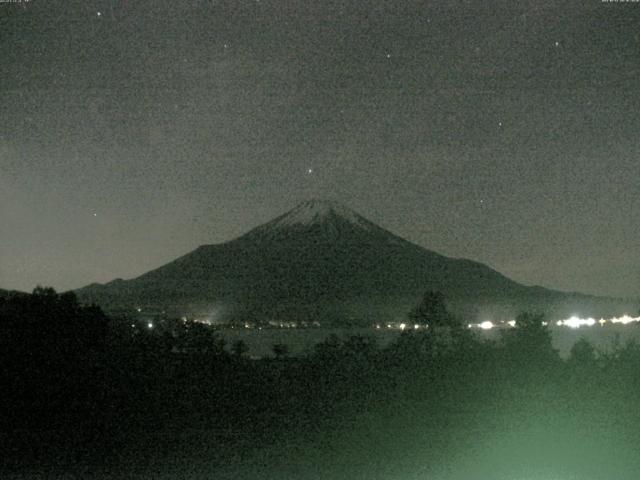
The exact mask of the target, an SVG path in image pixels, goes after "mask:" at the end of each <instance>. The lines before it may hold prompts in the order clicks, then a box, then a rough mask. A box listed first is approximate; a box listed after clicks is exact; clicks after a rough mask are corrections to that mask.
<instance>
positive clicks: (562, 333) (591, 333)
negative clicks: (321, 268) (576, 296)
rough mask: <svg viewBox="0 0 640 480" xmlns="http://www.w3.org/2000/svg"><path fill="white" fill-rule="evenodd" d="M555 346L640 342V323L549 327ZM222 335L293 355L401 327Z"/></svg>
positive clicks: (485, 333) (252, 352)
mask: <svg viewBox="0 0 640 480" xmlns="http://www.w3.org/2000/svg"><path fill="white" fill-rule="evenodd" d="M501 330H502V329H500V328H494V329H491V330H476V329H474V334H476V335H477V336H478V338H480V339H486V340H497V339H498V338H499V337H500V332H501ZM550 330H551V333H552V339H553V345H554V347H555V348H556V349H557V350H558V351H559V352H560V355H561V356H562V357H564V358H566V357H568V356H569V352H570V351H571V347H572V346H573V344H574V343H575V342H576V341H578V340H579V339H580V338H586V339H587V340H588V341H589V342H591V344H592V345H593V346H594V347H596V348H597V349H598V350H600V351H611V350H612V349H613V348H614V346H615V345H616V344H618V345H620V346H624V345H625V343H627V342H628V341H631V340H636V341H640V324H637V323H633V324H629V325H620V324H607V325H604V326H600V325H594V326H591V327H588V326H584V327H580V328H569V327H555V326H554V327H550ZM219 332H220V334H221V335H222V336H223V337H224V338H225V340H226V341H227V344H228V345H227V347H229V346H230V345H231V344H232V343H233V342H234V341H236V340H243V341H244V342H245V343H246V344H247V346H248V347H249V352H248V355H249V356H251V357H254V358H260V357H267V356H272V355H273V352H272V347H273V345H274V344H277V343H283V344H285V345H287V346H288V347H289V352H290V353H291V354H292V355H303V354H305V353H308V352H311V351H312V350H313V347H314V345H316V344H318V343H320V342H322V341H323V340H324V339H326V338H327V337H328V336H329V335H331V334H336V335H338V336H339V337H340V338H348V337H350V336H352V335H368V336H371V337H373V338H374V339H375V340H376V342H377V343H378V345H379V346H381V347H383V346H386V345H388V344H389V343H391V342H392V341H393V340H395V339H396V338H398V336H399V335H400V333H401V331H400V330H398V329H386V328H385V329H380V330H377V329H374V328H348V329H344V328H271V329H262V330H258V329H242V328H240V329H221V330H219Z"/></svg>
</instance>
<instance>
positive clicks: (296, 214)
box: [248, 199, 389, 237]
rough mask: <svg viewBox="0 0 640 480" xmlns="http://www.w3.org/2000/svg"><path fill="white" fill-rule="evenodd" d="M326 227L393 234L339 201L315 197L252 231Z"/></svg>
mask: <svg viewBox="0 0 640 480" xmlns="http://www.w3.org/2000/svg"><path fill="white" fill-rule="evenodd" d="M308 229H316V230H323V231H325V233H328V234H336V233H338V232H345V230H352V231H359V232H362V233H364V232H367V233H375V234H378V235H380V234H389V232H386V231H385V230H384V229H382V228H380V227H378V226H377V225H375V224H374V223H372V222H370V221H369V220H367V219H366V218H364V217H362V216H360V215H358V214H357V213H356V212H354V211H353V210H351V209H350V208H348V207H345V206H344V205H342V204H341V203H339V202H335V201H331V200H320V199H312V200H307V201H305V202H302V203H300V204H299V205H297V206H296V207H294V208H293V209H292V210H290V211H288V212H287V213H285V214H283V215H280V216H279V217H277V218H275V219H274V220H272V221H270V222H268V223H266V224H264V225H261V226H260V227H258V228H256V229H254V230H253V231H252V232H249V234H248V235H249V236H250V237H255V236H260V237H272V236H277V235H278V234H281V233H284V232H291V231H302V230H308Z"/></svg>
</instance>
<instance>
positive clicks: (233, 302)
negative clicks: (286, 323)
mask: <svg viewBox="0 0 640 480" xmlns="http://www.w3.org/2000/svg"><path fill="white" fill-rule="evenodd" d="M426 290H438V291H441V292H442V293H444V295H445V296H446V298H447V300H448V302H449V303H450V304H451V305H452V306H453V307H454V309H455V308H457V309H458V310H465V311H467V312H468V311H469V308H470V306H473V308H474V309H475V310H474V312H473V313H474V315H477V314H478V313H481V312H483V311H484V309H485V308H487V306H491V308H492V309H493V311H494V312H496V313H498V314H504V315H511V314H513V312H514V311H517V310H519V309H521V308H530V307H535V308H537V309H540V310H548V309H549V308H554V309H557V308H558V307H559V306H560V305H568V306H567V309H568V310H567V311H571V312H575V310H571V309H572V308H574V306H573V305H579V306H581V307H582V309H583V311H584V309H585V308H587V307H585V305H591V307H590V308H591V311H592V310H593V307H594V306H595V307H597V308H601V307H603V306H604V305H605V304H606V305H607V308H609V307H610V306H611V305H610V304H611V302H606V301H604V300H602V299H597V298H595V297H589V296H585V295H580V294H575V293H564V292H558V291H553V290H549V289H545V288H542V287H528V286H524V285H521V284H519V283H516V282H514V281H512V280H510V279H508V278H507V277H505V276H504V275H502V274H500V273H498V272H497V271H495V270H493V269H491V268H489V267H487V266H486V265H483V264H481V263H478V262H474V261H471V260H465V259H454V258H449V257H445V256H443V255H440V254H438V253H435V252H432V251H429V250H427V249H425V248H422V247H420V246H418V245H415V244H413V243H410V242H408V241H406V240H404V239H402V238H400V237H398V236H396V235H394V234H392V233H390V232H389V231H387V230H385V229H383V228H381V227H379V226H377V225H375V224H373V223H372V222H370V221H368V220H366V219H365V218H363V217H362V216H360V215H358V214H357V213H355V212H353V211H352V210H350V209H349V208H347V207H345V206H343V205H341V204H338V203H336V202H329V201H322V200H310V201H307V202H304V203H302V204H300V205H298V206H297V207H295V208H294V209H293V210H291V211H289V212H288V213H285V214H284V215H282V216H280V217H277V218H276V219H274V220H272V221H270V222H268V223H266V224H264V225H261V226H259V227H257V228H255V229H253V230H251V231H249V232H248V233H246V234H245V235H243V236H241V237H239V238H236V239H234V240H232V241H229V242H226V243H222V244H217V245H203V246H200V247H198V248H197V249H196V250H194V251H192V252H191V253H188V254H186V255H184V256H182V257H180V258H178V259H176V260H174V261H173V262H170V263H168V264H166V265H164V266H162V267H160V268H158V269H156V270H152V271H150V272H148V273H145V274H144V275H141V276H139V277H137V278H134V279H132V280H122V279H117V280H114V281H112V282H109V283H107V284H104V285H100V284H92V285H89V286H87V287H85V288H82V289H80V290H77V291H76V293H77V294H78V297H79V298H80V300H81V301H83V302H95V303H97V304H99V305H100V306H102V307H103V308H104V309H106V310H114V309H125V310H128V309H129V310H132V311H133V309H134V308H144V309H150V310H153V311H159V310H165V309H166V310H168V311H171V312H175V313H194V314H195V313H197V314H205V315H209V316H210V317H211V318H220V319H223V318H224V319H230V318H239V319H240V318H242V319H247V318H253V317H255V318H260V319H269V318H271V319H274V318H278V319H302V318H306V319H309V320H312V319H323V320H327V319H335V320H337V321H341V320H342V321H348V320H349V319H351V320H352V321H355V322H368V321H371V320H373V319H375V318H391V317H393V318H402V317H403V316H405V315H406V313H407V312H408V310H409V309H410V308H411V307H412V306H414V305H415V303H416V302H417V300H418V299H419V298H420V297H421V296H422V294H423V293H424V292H425V291H426ZM569 307H571V308H569ZM478 309H479V310H478Z"/></svg>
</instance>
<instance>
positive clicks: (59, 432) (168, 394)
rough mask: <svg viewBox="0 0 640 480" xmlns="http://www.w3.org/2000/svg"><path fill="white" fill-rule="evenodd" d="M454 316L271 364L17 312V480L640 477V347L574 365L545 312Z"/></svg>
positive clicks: (11, 403) (80, 318)
mask: <svg viewBox="0 0 640 480" xmlns="http://www.w3.org/2000/svg"><path fill="white" fill-rule="evenodd" d="M425 298H427V297H425ZM431 300H433V296H432V298H431ZM441 300H442V299H441V298H440V297H438V298H436V299H435V303H436V307H437V308H428V307H429V306H428V305H427V306H426V307H425V306H424V305H419V306H418V307H417V308H416V310H415V311H413V312H411V314H410V316H411V318H412V321H420V320H425V321H428V322H429V323H430V326H431V328H429V329H428V330H426V331H425V330H420V331H415V332H414V331H411V332H406V333H404V334H402V335H401V336H400V337H399V338H398V340H397V341H396V342H394V343H393V344H391V345H390V346H388V347H385V348H379V347H378V346H377V345H376V344H375V342H374V341H373V340H372V339H371V338H369V337H362V336H353V337H350V338H338V337H336V336H332V337H329V338H327V339H326V340H325V341H324V342H322V343H321V344H318V345H317V346H316V348H315V350H314V352H313V353H312V354H310V355H307V356H305V357H295V358H294V357H289V356H287V354H286V353H287V352H286V347H284V346H280V347H277V348H275V349H274V352H275V353H276V355H275V356H274V358H270V359H263V360H257V361H256V360H249V359H248V358H247V357H246V348H244V347H243V345H242V344H239V343H238V344H235V345H233V346H232V348H230V349H225V348H223V347H224V342H223V341H222V339H221V338H220V337H218V336H217V335H216V334H215V332H214V331H213V330H210V329H209V328H207V327H206V326H203V325H199V324H191V323H186V324H185V323H182V322H175V323H174V324H172V325H171V327H170V328H166V329H165V330H164V331H158V330H156V329H154V330H149V329H145V328H132V327H131V325H130V323H128V322H126V323H125V322H122V321H116V320H111V319H109V318H107V317H106V316H105V315H104V314H103V313H102V312H101V311H100V309H98V308H96V307H83V306H80V305H78V302H77V301H76V299H75V297H74V295H73V294H62V295H58V294H56V293H55V292H54V291H53V290H51V289H42V288H38V289H36V290H35V291H34V293H33V295H20V296H13V297H11V298H7V299H4V300H0V338H1V339H2V348H1V349H0V361H1V362H2V366H3V368H2V371H1V374H0V375H1V376H2V378H0V382H1V385H4V386H6V387H5V388H2V390H1V393H0V408H1V411H2V412H3V415H2V417H1V420H0V421H1V422H2V423H1V425H0V432H1V433H0V451H2V452H4V455H3V459H2V461H3V465H2V469H3V470H2V474H3V475H14V476H15V477H16V478H21V477H22V476H25V477H26V476H28V475H35V476H38V475H39V476H40V478H55V477H56V476H58V475H59V476H62V475H64V474H66V475H70V474H73V475H75V476H76V477H77V478H132V477H135V476H136V475H139V476H140V478H189V479H190V478H216V479H217V478H278V479H311V478H314V479H315V478H318V479H320V478H363V479H364V478H374V479H377V478H385V479H387V478H389V479H396V478H398V479H399V478H402V479H412V478H427V479H431V478H433V479H456V480H457V479H474V480H475V479H485V478H486V479H498V478H522V479H529V478H531V479H536V478H545V479H546V478H607V479H611V478H630V479H631V478H638V474H639V473H640V457H639V456H638V455H637V453H636V451H635V449H634V445H637V443H638V442H639V441H640V398H639V397H638V393H637V392H639V391H640V388H639V387H640V375H639V373H638V368H639V367H640V347H638V346H636V345H635V344H628V345H626V346H624V347H621V348H619V349H618V350H617V351H615V352H613V353H608V354H602V353H599V352H596V351H595V350H594V349H593V347H591V346H590V345H589V344H588V343H587V342H585V341H580V342H578V343H577V344H576V346H575V347H574V349H573V350H572V354H571V356H570V358H569V359H567V360H562V359H560V357H559V356H558V354H557V352H555V351H554V350H553V348H552V346H551V338H550V334H549V332H548V330H547V329H546V328H545V327H544V326H543V325H542V323H541V321H542V318H541V317H540V316H536V315H531V314H524V315H521V316H520V317H519V318H518V322H517V326H516V328H514V329H511V330H509V331H508V332H506V333H505V335H504V336H503V337H502V338H501V340H500V341H499V342H497V343H487V342H480V341H479V340H477V339H476V338H474V337H473V336H472V335H471V334H470V332H469V331H468V330H467V329H464V328H461V327H459V326H458V325H457V323H456V322H455V320H454V319H453V318H451V317H449V316H447V314H446V312H445V311H444V310H443V309H441V308H440V307H439V306H438V302H440V301H441ZM423 303H424V302H423ZM434 315H435V316H434ZM143 327H144V326H143ZM34 478H37V477H34ZM65 478H69V477H65Z"/></svg>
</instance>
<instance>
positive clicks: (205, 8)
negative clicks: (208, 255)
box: [0, 0, 640, 296]
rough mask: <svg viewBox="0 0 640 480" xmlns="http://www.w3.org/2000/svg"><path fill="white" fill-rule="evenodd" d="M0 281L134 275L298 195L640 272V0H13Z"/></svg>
mask: <svg viewBox="0 0 640 480" xmlns="http://www.w3.org/2000/svg"><path fill="white" fill-rule="evenodd" d="M0 40H1V41H2V53H1V55H0V232H1V233H0V287H2V288H7V289H23V290H31V289H32V288H33V287H34V286H35V285H36V284H43V285H51V286H53V287H55V288H56V289H59V290H64V289H68V288H77V287H81V286H84V285H86V284H88V283H91V282H95V281H98V282H105V281H109V280H112V279H114V278H116V277H122V278H131V277H134V276H137V275H139V274H142V273H144V272H146V271H148V270H150V269H152V268H155V267H158V266H160V265H162V264H163V263H166V262H168V261H170V260H172V259H174V258H176V257H177V256H179V255H182V254H184V253H187V252H189V251H191V250H193V249H194V248H195V247H197V246H198V245H201V244H206V243H218V242H223V241H227V240H230V239H232V238H234V237H236V236H238V235H240V234H242V233H244V232H246V231H247V230H249V229H250V228H252V227H254V226H256V225H258V224H260V223H263V222H265V221H267V220H270V219H271V218H272V217H274V216H276V215H279V214H281V213H283V212H284V211H286V210H288V209H290V208H292V207H293V206H295V205H296V204H297V203H299V202H301V201H303V200H305V199H308V198H311V197H320V198H327V199H333V200H337V201H340V202H342V203H344V204H345V205H347V206H349V207H351V208H353V209H355V210H356V211H358V212H359V213H361V214H362V215H364V216H365V217H367V218H369V219H370V220H372V221H374V222H376V223H379V224H380V225H381V226H383V227H385V228H387V229H389V230H391V231H392V232H394V233H396V234H398V235H400V236H403V237H405V238H407V239H408V240H411V241H413V242H415V243H417V244H419V245H422V246H424V247H426V248H429V249H432V250H435V251H437V252H440V253H443V254H445V255H449V256H454V257H465V258H470V259H473V260H478V261H481V262H483V263H486V264H488V265H490V266H491V267H493V268H495V269H497V270H498V271H500V272H502V273H504V274H505V275H507V276H509V277H511V278H513V279H514V280H517V281H521V282H523V283H526V284H540V285H544V286H547V287H552V288H558V289H563V290H578V291H583V292H587V293H596V294H607V295H616V296H626V295H636V296H637V295H640V196H639V190H640V189H639V187H638V185H639V182H640V88H639V87H640V3H613V2H602V1H601V0H591V1H586V2H572V1H562V2H547V1H544V0H535V1H529V0H524V1H491V2H488V1H478V2H471V1H440V2H417V1H399V0H398V1H391V0H388V1H384V0H370V1H369V0H358V1H355V0H348V1H347V0H345V1H343V2H339V1H306V0H297V1H294V0H252V1H244V0H230V1H205V0H201V1H195V0H173V1H167V0H153V1H150V0H149V1H146V0H136V1H111V2H107V1H92V0H81V1H73V0H65V1H61V2H54V1H46V0H31V1H30V2H26V3H25V1H24V0H23V1H22V3H5V2H3V3H0Z"/></svg>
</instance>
